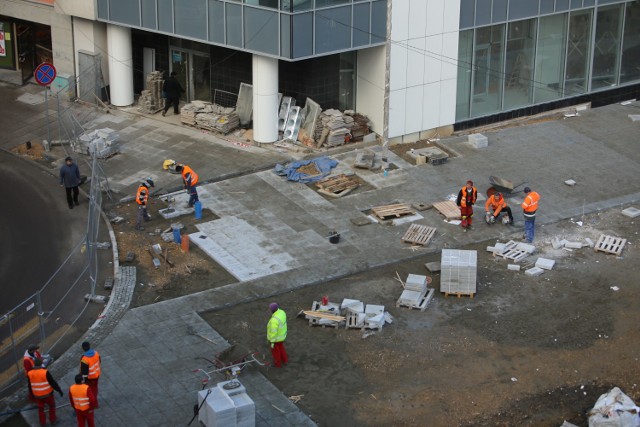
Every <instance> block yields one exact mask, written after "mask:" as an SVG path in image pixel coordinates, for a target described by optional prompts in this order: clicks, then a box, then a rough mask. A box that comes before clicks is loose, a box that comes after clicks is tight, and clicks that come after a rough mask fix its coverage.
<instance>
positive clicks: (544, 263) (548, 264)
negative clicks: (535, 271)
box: [536, 258, 556, 270]
mask: <svg viewBox="0 0 640 427" xmlns="http://www.w3.org/2000/svg"><path fill="white" fill-rule="evenodd" d="M555 263H556V262H555V260H552V259H548V258H538V260H537V261H536V267H539V268H542V269H544V270H551V269H552V268H553V266H554V264H555Z"/></svg>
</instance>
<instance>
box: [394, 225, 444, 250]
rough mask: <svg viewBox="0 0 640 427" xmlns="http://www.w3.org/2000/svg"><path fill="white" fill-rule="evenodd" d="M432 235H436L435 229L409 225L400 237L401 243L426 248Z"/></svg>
mask: <svg viewBox="0 0 640 427" xmlns="http://www.w3.org/2000/svg"><path fill="white" fill-rule="evenodd" d="M434 234H436V228H435V227H427V226H426V225H419V224H411V226H410V227H409V229H408V230H407V232H406V233H405V234H404V236H402V241H403V242H405V243H412V244H414V245H422V246H427V245H428V244H429V242H430V241H431V238H432V237H433V235H434Z"/></svg>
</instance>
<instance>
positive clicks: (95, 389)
mask: <svg viewBox="0 0 640 427" xmlns="http://www.w3.org/2000/svg"><path fill="white" fill-rule="evenodd" d="M99 379H100V377H98V378H96V379H93V380H90V379H89V378H87V379H86V380H84V383H85V384H86V385H88V386H89V388H90V389H91V391H92V392H93V395H94V396H95V397H96V401H97V400H98V380H99Z"/></svg>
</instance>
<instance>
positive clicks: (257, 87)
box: [253, 55, 278, 143]
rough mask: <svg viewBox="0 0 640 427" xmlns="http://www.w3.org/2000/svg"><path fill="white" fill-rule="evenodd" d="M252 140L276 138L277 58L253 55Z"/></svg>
mask: <svg viewBox="0 0 640 427" xmlns="http://www.w3.org/2000/svg"><path fill="white" fill-rule="evenodd" d="M253 140H254V141H256V142H261V143H273V142H276V141H277V140H278V60H277V59H275V58H267V57H265V56H260V55H253Z"/></svg>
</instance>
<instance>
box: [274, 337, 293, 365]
mask: <svg viewBox="0 0 640 427" xmlns="http://www.w3.org/2000/svg"><path fill="white" fill-rule="evenodd" d="M271 356H272V357H273V366H275V367H276V368H281V367H282V364H283V363H284V364H287V363H289V356H287V350H285V349H284V342H283V341H280V342H274V343H273V347H271Z"/></svg>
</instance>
